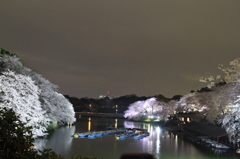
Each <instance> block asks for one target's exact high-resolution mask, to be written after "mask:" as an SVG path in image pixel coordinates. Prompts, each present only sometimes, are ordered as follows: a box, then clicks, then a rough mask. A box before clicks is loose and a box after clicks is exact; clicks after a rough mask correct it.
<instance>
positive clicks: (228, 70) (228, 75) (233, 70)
mask: <svg viewBox="0 0 240 159" xmlns="http://www.w3.org/2000/svg"><path fill="white" fill-rule="evenodd" d="M229 65H230V67H223V65H222V64H219V66H218V69H220V70H221V71H222V72H224V73H225V75H224V76H223V77H222V76H221V75H217V76H216V77H214V76H212V75H210V76H209V77H206V78H204V77H201V78H200V82H205V83H208V84H207V87H209V88H212V87H213V86H215V85H216V83H217V82H225V83H232V82H237V81H238V80H239V77H240V58H236V59H234V60H233V61H231V62H230V63H229Z"/></svg>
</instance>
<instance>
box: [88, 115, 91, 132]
mask: <svg viewBox="0 0 240 159" xmlns="http://www.w3.org/2000/svg"><path fill="white" fill-rule="evenodd" d="M90 131H91V118H90V117H89V118H88V132H90Z"/></svg>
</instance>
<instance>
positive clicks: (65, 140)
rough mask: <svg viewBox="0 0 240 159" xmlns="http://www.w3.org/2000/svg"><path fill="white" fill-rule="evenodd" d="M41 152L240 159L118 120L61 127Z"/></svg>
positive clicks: (113, 158)
mask: <svg viewBox="0 0 240 159" xmlns="http://www.w3.org/2000/svg"><path fill="white" fill-rule="evenodd" d="M109 126H112V127H115V128H121V127H125V128H141V129H147V130H148V132H150V136H148V137H145V138H143V139H141V140H139V141H137V140H134V138H127V139H125V140H116V138H115V135H109V136H102V137H96V138H94V139H88V138H72V137H71V135H72V134H74V133H80V132H90V131H101V130H106V128H107V127H109ZM35 146H36V147H37V148H38V149H42V148H51V149H53V150H54V151H55V152H56V153H57V154H61V155H62V156H63V157H64V158H70V157H73V156H76V155H86V156H92V157H98V158H103V159H119V158H120V157H121V155H122V154H124V153H149V154H152V155H153V156H154V158H155V159H238V158H239V159H240V155H239V154H236V153H235V151H233V150H230V151H220V150H216V149H214V148H210V147H206V146H204V145H201V144H194V143H191V142H190V141H188V140H186V139H184V137H183V135H182V134H181V133H171V132H169V131H167V130H164V128H162V127H160V126H159V125H156V124H150V123H142V122H131V121H127V120H125V119H114V118H88V117H83V118H79V119H78V120H77V122H76V123H75V124H74V125H73V126H71V127H69V126H66V127H59V128H58V129H56V130H55V131H53V132H52V133H51V134H50V135H49V136H48V137H46V138H43V139H38V140H36V142H35Z"/></svg>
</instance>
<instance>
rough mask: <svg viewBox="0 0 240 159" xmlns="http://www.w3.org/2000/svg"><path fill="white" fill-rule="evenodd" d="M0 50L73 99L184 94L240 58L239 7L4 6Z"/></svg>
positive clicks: (98, 0) (206, 3) (11, 0)
mask: <svg viewBox="0 0 240 159" xmlns="http://www.w3.org/2000/svg"><path fill="white" fill-rule="evenodd" d="M0 6H1V9H0V21H1V22H0V35H1V38H0V47H1V48H4V49H6V50H8V51H10V52H12V53H15V54H17V55H18V56H19V57H20V58H21V60H22V62H23V63H24V64H25V65H26V66H27V67H29V68H31V69H33V70H35V71H36V72H38V73H40V74H42V75H43V77H45V78H47V79H49V80H50V81H51V82H52V83H54V84H56V85H58V86H59V92H60V93H62V94H68V95H70V96H75V97H79V98H81V97H95V98H98V96H99V95H102V94H106V93H107V92H108V91H110V93H111V94H112V95H113V96H122V95H129V94H136V95H138V96H152V95H157V94H160V93H162V94H163V95H164V96H166V97H172V96H174V95H177V94H181V95H184V94H186V93H188V92H189V91H191V90H195V89H199V88H201V87H204V86H206V84H204V83H201V82H199V78H200V77H201V76H204V77H206V76H208V75H216V74H219V73H221V71H220V70H218V68H217V67H218V64H223V65H224V66H228V64H229V62H230V61H231V60H233V59H235V58H237V57H239V53H240V1H239V0H230V1H228V0H181V1H180V0H175V1H174V0H122V1H115V0H84V1H83V0H68V1H61V0H41V1H40V0H37V1H32V0H5V1H3V0H2V1H0Z"/></svg>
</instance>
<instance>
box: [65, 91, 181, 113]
mask: <svg viewBox="0 0 240 159" xmlns="http://www.w3.org/2000/svg"><path fill="white" fill-rule="evenodd" d="M65 97H66V98H67V99H68V100H69V101H70V103H71V104H72V105H73V107H74V111H75V112H101V113H124V111H126V110H127V109H128V106H129V105H130V104H132V103H135V102H137V101H145V100H147V99H149V98H152V97H156V98H157V99H158V100H159V101H164V102H168V101H170V100H178V99H180V97H181V95H176V96H174V97H173V98H166V97H164V96H163V95H161V94H159V95H156V96H150V97H146V96H141V97H139V96H137V95H135V94H131V95H125V96H120V97H118V98H110V97H108V96H106V97H104V98H100V99H95V98H88V97H85V98H80V99H79V98H77V97H70V96H69V95H65Z"/></svg>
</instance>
